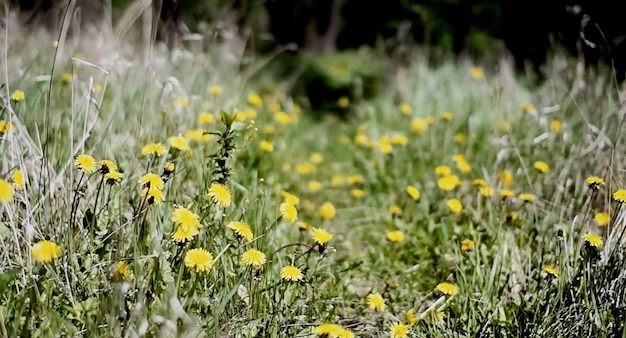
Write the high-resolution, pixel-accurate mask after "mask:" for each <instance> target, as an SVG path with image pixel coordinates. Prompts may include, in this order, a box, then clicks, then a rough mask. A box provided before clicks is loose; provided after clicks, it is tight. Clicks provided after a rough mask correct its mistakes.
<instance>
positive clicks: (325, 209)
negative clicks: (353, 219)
mask: <svg viewBox="0 0 626 338" xmlns="http://www.w3.org/2000/svg"><path fill="white" fill-rule="evenodd" d="M319 213H320V216H322V218H323V219H326V220H330V219H333V218H334V217H335V215H336V214H337V211H336V210H335V206H334V205H333V204H332V203H330V202H324V203H323V204H322V205H321V206H320V208H319Z"/></svg>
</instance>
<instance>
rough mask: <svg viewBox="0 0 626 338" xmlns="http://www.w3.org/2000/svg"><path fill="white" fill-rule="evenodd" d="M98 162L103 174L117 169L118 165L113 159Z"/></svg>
mask: <svg viewBox="0 0 626 338" xmlns="http://www.w3.org/2000/svg"><path fill="white" fill-rule="evenodd" d="M98 164H99V165H100V172H102V173H103V174H106V173H108V172H111V171H116V170H117V165H116V164H115V162H113V161H111V160H100V161H98Z"/></svg>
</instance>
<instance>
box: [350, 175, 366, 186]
mask: <svg viewBox="0 0 626 338" xmlns="http://www.w3.org/2000/svg"><path fill="white" fill-rule="evenodd" d="M346 182H347V183H348V184H350V185H353V184H358V183H363V176H361V175H351V176H348V178H347V179H346Z"/></svg>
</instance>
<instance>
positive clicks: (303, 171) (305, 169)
mask: <svg viewBox="0 0 626 338" xmlns="http://www.w3.org/2000/svg"><path fill="white" fill-rule="evenodd" d="M296 172H297V173H298V174H300V175H310V174H312V173H313V172H315V165H313V163H310V162H303V163H300V164H298V165H297V166H296Z"/></svg>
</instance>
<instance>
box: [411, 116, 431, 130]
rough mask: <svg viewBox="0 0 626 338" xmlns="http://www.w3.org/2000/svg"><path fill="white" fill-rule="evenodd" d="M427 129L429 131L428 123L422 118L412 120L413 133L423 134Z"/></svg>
mask: <svg viewBox="0 0 626 338" xmlns="http://www.w3.org/2000/svg"><path fill="white" fill-rule="evenodd" d="M426 129H428V122H427V121H426V120H425V119H423V118H421V117H416V118H414V119H413V120H411V131H412V132H415V133H423V132H425V131H426Z"/></svg>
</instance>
